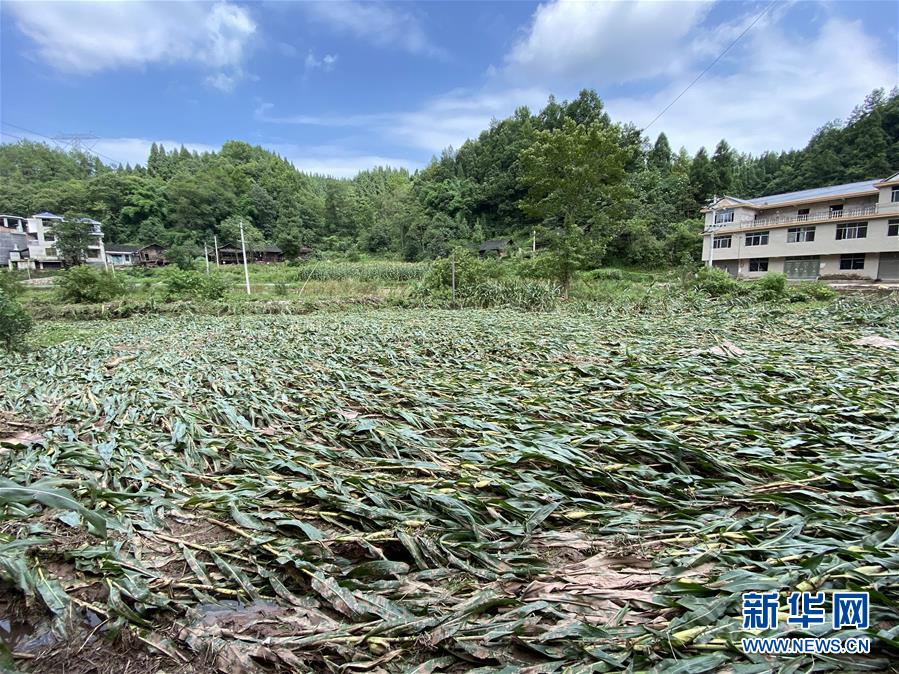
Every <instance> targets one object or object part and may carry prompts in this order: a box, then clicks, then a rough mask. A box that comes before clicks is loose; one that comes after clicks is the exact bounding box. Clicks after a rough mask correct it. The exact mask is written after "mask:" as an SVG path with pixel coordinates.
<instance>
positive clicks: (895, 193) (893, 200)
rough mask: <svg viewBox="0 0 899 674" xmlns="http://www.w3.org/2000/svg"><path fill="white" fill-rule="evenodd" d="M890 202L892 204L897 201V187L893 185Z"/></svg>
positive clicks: (898, 192)
mask: <svg viewBox="0 0 899 674" xmlns="http://www.w3.org/2000/svg"><path fill="white" fill-rule="evenodd" d="M890 201H892V202H893V203H894V204H895V203H896V202H897V201H899V185H893V189H892V190H891V191H890Z"/></svg>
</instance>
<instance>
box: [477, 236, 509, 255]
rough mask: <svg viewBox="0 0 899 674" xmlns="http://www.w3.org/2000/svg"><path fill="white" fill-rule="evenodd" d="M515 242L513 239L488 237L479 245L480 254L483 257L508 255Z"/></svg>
mask: <svg viewBox="0 0 899 674" xmlns="http://www.w3.org/2000/svg"><path fill="white" fill-rule="evenodd" d="M514 245H515V242H514V241H513V240H512V239H488V240H487V241H485V242H484V243H482V244H481V245H480V246H478V249H477V250H478V255H480V256H481V257H490V256H495V257H506V256H507V255H508V254H509V253H510V252H511V249H512V247H513V246H514Z"/></svg>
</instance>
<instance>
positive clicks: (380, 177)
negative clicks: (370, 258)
mask: <svg viewBox="0 0 899 674" xmlns="http://www.w3.org/2000/svg"><path fill="white" fill-rule="evenodd" d="M584 129H591V133H592V134H593V136H592V137H593V138H596V139H599V140H597V141H596V143H598V144H596V143H594V146H595V147H603V148H605V149H604V150H603V152H602V159H603V162H604V166H602V167H599V168H602V169H603V170H602V171H599V172H596V173H594V175H593V177H592V178H591V179H590V181H588V183H587V185H586V187H590V188H597V189H596V190H594V191H593V193H590V194H589V197H590V199H591V200H590V201H586V202H585V208H584V209H582V211H581V212H580V213H577V214H574V215H572V216H571V221H572V224H573V225H576V226H577V227H578V230H579V232H581V234H583V233H588V234H590V238H591V240H595V241H596V242H598V243H599V244H601V245H598V246H595V247H593V248H592V249H591V254H590V259H589V260H586V261H585V262H586V263H587V266H596V265H598V264H600V263H606V264H609V263H612V264H630V265H635V264H636V265H644V266H655V265H663V264H672V263H680V262H682V261H684V260H686V259H694V258H695V257H696V256H697V254H698V231H699V223H698V221H697V220H696V218H697V217H698V211H699V208H700V207H701V206H702V205H703V204H704V203H706V202H707V201H708V199H709V198H710V197H711V196H712V195H714V194H723V193H728V194H732V195H734V196H738V197H751V196H757V195H760V194H765V193H774V192H784V191H789V190H796V189H803V188H808V187H814V186H818V185H823V184H833V183H839V182H848V181H853V180H862V179H866V178H875V177H883V176H885V175H887V174H888V173H890V172H891V171H894V170H896V169H897V168H899V93H897V92H896V91H895V90H894V91H893V92H890V93H889V94H886V93H885V92H883V91H875V92H873V93H872V94H871V95H870V96H869V97H868V98H867V99H866V100H865V102H864V103H863V104H862V105H860V106H859V107H858V108H857V109H856V110H855V112H853V114H852V115H851V116H850V118H849V119H848V120H846V122H845V123H840V122H832V123H829V124H827V125H825V126H824V127H823V128H822V129H821V130H820V131H819V132H818V133H816V134H815V136H814V137H813V138H812V139H811V140H810V141H809V143H808V145H807V146H806V147H805V148H804V149H802V150H793V151H790V152H782V153H765V154H763V155H761V156H758V157H753V156H749V155H746V154H740V153H739V152H737V151H736V150H735V149H733V148H731V147H730V145H729V144H728V143H727V141H726V140H722V141H721V142H720V143H718V145H717V147H716V148H715V149H714V151H713V152H712V153H711V155H710V154H709V152H708V151H707V150H706V149H705V148H701V149H700V150H699V151H698V152H697V153H696V154H695V155H694V156H692V157H691V156H689V155H688V154H687V153H686V151H684V150H681V151H680V152H676V151H673V149H672V148H671V147H670V145H669V143H668V140H667V138H666V136H665V134H664V133H663V134H660V135H659V136H658V138H656V139H655V140H654V142H650V139H648V138H646V137H644V136H643V134H642V133H641V132H640V130H639V129H637V128H635V127H633V126H632V125H630V124H627V123H616V122H614V121H613V120H611V119H610V118H609V116H608V114H607V113H606V111H605V110H604V107H603V104H602V101H601V100H600V99H599V97H598V96H597V95H596V93H595V92H593V91H583V92H581V94H580V95H579V96H578V97H577V98H576V99H574V100H572V101H562V102H558V101H556V100H554V99H552V98H551V99H550V100H549V102H548V103H547V105H546V106H545V107H544V108H543V109H542V110H540V111H537V112H532V111H530V110H528V109H527V108H520V109H518V110H517V111H516V112H515V113H514V114H513V115H512V116H511V117H508V118H506V119H501V120H496V121H494V122H493V123H492V124H491V125H490V128H489V129H486V130H484V131H483V132H482V133H481V134H480V135H479V136H478V138H476V139H473V140H469V141H467V142H465V143H464V144H463V145H462V146H461V147H460V148H458V149H452V148H448V149H446V150H445V151H444V152H443V153H442V154H441V155H440V157H436V158H434V160H433V161H432V162H431V163H430V164H429V165H428V166H427V167H426V168H425V169H423V170H421V171H418V172H416V173H415V174H410V173H409V172H408V171H406V170H404V169H397V168H391V167H372V168H371V169H370V170H366V171H362V172H361V173H359V174H358V175H357V176H356V177H354V178H352V179H346V180H337V179H333V178H328V177H324V176H315V175H306V174H304V173H301V172H299V171H297V170H296V169H295V168H294V166H293V165H292V164H291V163H290V162H289V161H287V160H286V159H284V158H282V157H279V156H277V155H276V154H273V153H271V152H269V151H267V150H264V149H262V148H261V147H254V146H251V145H248V144H247V143H244V142H240V141H229V142H227V143H225V144H224V145H223V146H222V148H221V150H220V151H218V152H209V153H203V154H198V153H196V152H189V151H188V150H187V149H185V148H184V147H181V148H168V149H166V148H163V147H157V146H155V145H154V146H153V148H152V149H151V151H150V155H149V157H148V160H147V162H146V165H145V166H143V165H142V166H133V167H132V166H118V167H115V168H112V167H109V166H106V165H104V164H103V163H102V162H101V161H100V160H99V159H98V158H96V157H93V156H89V155H85V154H79V153H77V152H70V153H65V152H62V151H60V150H55V149H51V148H50V147H47V146H45V145H42V144H39V143H31V142H20V143H18V144H15V145H2V146H0V212H3V213H15V214H24V215H28V214H31V213H35V212H38V211H41V210H50V211H53V212H56V213H60V214H66V213H78V214H84V215H89V216H91V217H93V218H96V219H98V220H100V221H102V222H103V223H104V228H105V231H106V234H107V240H108V241H113V242H118V243H125V242H134V243H149V242H153V241H158V242H160V243H162V244H164V245H166V246H169V247H170V248H174V249H175V254H185V253H186V254H187V255H192V254H194V255H195V254H196V253H197V252H198V251H199V248H198V247H199V246H201V245H202V243H203V242H204V241H208V242H211V240H212V236H213V234H217V235H218V236H219V238H220V239H230V238H233V237H234V234H233V232H234V231H235V229H234V226H233V225H234V218H235V217H238V216H239V217H241V218H243V219H245V220H247V221H249V222H251V223H252V225H253V228H252V231H251V234H252V235H253V236H254V237H258V239H260V240H261V239H265V240H268V241H272V242H276V243H278V244H279V245H280V246H281V247H283V248H284V249H285V251H286V252H287V253H288V255H289V256H292V255H294V254H295V253H296V252H297V251H298V249H299V248H300V247H301V246H304V245H307V246H313V247H315V248H316V249H318V250H326V251H337V252H340V253H343V254H350V255H354V254H357V253H363V254H364V253H373V254H378V255H391V256H397V257H401V258H403V259H406V260H421V259H428V258H435V257H440V256H443V255H446V254H447V253H448V252H449V250H450V249H451V248H452V247H453V246H454V245H458V244H465V243H468V242H472V241H474V242H480V241H482V240H483V239H485V238H489V237H494V236H501V235H502V236H507V235H518V239H519V242H520V243H522V244H523V243H525V242H526V241H527V240H529V239H530V237H531V232H532V230H534V229H537V230H538V238H540V239H541V240H540V241H539V242H540V243H552V242H553V241H554V238H553V236H552V234H551V232H547V231H545V230H546V228H547V227H549V228H550V229H551V228H552V227H553V226H555V225H558V224H559V223H560V222H561V221H562V220H563V219H564V214H563V213H561V212H559V211H558V210H557V211H553V212H547V211H546V210H545V209H541V208H539V207H535V206H536V204H537V200H535V199H534V196H535V190H536V189H537V188H538V187H539V186H540V184H541V181H540V180H537V179H535V177H534V175H529V174H528V172H529V170H530V169H533V167H534V165H536V164H539V162H540V161H548V160H549V158H550V156H551V153H550V152H548V151H547V150H549V151H551V150H553V149H555V148H561V147H564V144H565V141H566V139H569V138H571V137H572V136H573V134H577V133H582V132H583V130H584ZM588 140H589V139H588ZM797 141H800V139H797ZM609 143H611V144H612V145H609ZM612 146H614V148H615V150H614V151H612V149H611V148H612ZM541 147H542V148H543V150H542V151H541V152H537V150H538V149H540V148H541ZM580 149H582V148H574V150H575V151H574V152H572V153H568V154H567V155H565V156H561V157H559V160H560V161H561V165H562V166H563V167H564V166H565V165H566V164H565V162H568V164H567V165H572V164H571V163H572V162H574V163H575V165H576V164H577V162H578V161H580V160H581V159H583V158H584V157H589V156H592V155H590V154H589V153H586V154H585V153H579V150H580ZM528 157H531V159H532V160H531V161H530V163H529V161H528ZM529 166H530V169H529ZM607 169H608V170H607ZM618 172H620V176H619V175H618ZM531 173H532V171H531ZM563 173H564V172H563ZM612 176H615V177H614V181H613V180H612ZM563 178H564V175H559V180H562V179H563ZM538 196H539V194H538ZM225 223H229V224H225Z"/></svg>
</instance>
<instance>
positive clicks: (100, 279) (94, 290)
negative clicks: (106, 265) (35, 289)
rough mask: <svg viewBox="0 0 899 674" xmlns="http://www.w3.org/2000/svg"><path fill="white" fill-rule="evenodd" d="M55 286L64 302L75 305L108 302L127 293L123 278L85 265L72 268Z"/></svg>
mask: <svg viewBox="0 0 899 674" xmlns="http://www.w3.org/2000/svg"><path fill="white" fill-rule="evenodd" d="M56 284H57V286H58V287H59V291H60V295H61V296H62V299H63V300H64V301H66V302H76V303H80V302H108V301H110V300H112V299H115V298H116V297H120V296H121V295H124V294H125V293H126V292H127V291H128V286H127V284H126V283H125V280H124V279H123V278H120V277H118V276H116V275H115V274H114V273H112V272H108V271H104V270H102V269H96V268H94V267H91V266H90V265H86V264H85V265H79V266H77V267H72V268H71V269H69V270H68V271H66V272H65V273H64V274H62V275H60V276H59V278H58V280H57V282H56Z"/></svg>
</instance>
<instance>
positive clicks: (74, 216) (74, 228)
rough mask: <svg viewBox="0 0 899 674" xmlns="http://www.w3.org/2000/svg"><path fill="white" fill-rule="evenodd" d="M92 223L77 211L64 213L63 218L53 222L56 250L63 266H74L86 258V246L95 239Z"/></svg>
mask: <svg viewBox="0 0 899 674" xmlns="http://www.w3.org/2000/svg"><path fill="white" fill-rule="evenodd" d="M92 232H93V225H91V224H90V223H89V222H87V218H86V217H85V216H84V215H83V214H79V213H66V215H65V217H64V219H63V220H57V221H54V223H53V235H54V236H55V237H56V252H57V254H58V255H59V259H60V261H61V262H62V264H63V266H64V267H74V266H77V265H79V264H81V263H82V262H84V260H85V259H86V258H87V250H88V246H89V245H90V244H92V243H94V242H95V241H96V239H97V237H96V236H94V234H93V233H92Z"/></svg>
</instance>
